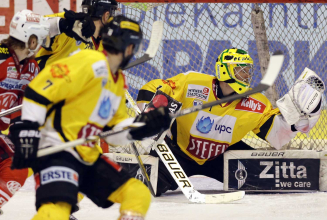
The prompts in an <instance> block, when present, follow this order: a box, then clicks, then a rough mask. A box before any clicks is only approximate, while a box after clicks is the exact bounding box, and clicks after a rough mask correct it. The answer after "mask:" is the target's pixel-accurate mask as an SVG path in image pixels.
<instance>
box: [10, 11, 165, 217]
mask: <svg viewBox="0 0 327 220" xmlns="http://www.w3.org/2000/svg"><path fill="white" fill-rule="evenodd" d="M102 38H103V45H104V51H103V52H98V51H94V50H82V51H80V52H77V53H76V54H74V55H72V56H70V57H68V58H65V59H61V60H58V61H56V62H54V63H53V64H51V65H48V66H46V67H45V68H44V69H43V71H41V73H40V74H39V75H38V76H37V77H36V78H35V79H34V80H33V82H32V83H31V84H30V85H29V86H28V87H27V89H26V93H25V97H24V100H23V108H22V120H23V121H22V122H20V123H17V124H14V125H12V126H11V129H10V133H11V139H12V140H13V141H14V143H15V144H16V153H15V155H14V160H13V167H14V168H16V169H20V168H24V167H32V168H33V171H34V173H35V175H34V177H35V181H36V207H37V210H38V212H37V214H36V215H35V216H34V217H33V220H68V218H69V215H70V213H71V211H73V210H74V208H75V205H76V203H77V193H78V192H79V191H80V192H82V193H83V194H85V195H86V196H88V197H89V198H90V199H91V200H92V201H93V202H94V203H95V204H96V205H98V206H99V207H103V208H107V207H109V206H111V205H112V204H113V203H121V207H120V213H121V214H120V217H119V219H120V220H127V219H136V220H143V219H144V217H145V215H146V212H147V210H148V208H149V205H150V199H151V195H150V192H149V190H148V189H147V188H146V186H145V185H144V184H143V183H142V182H141V181H139V180H137V179H135V178H131V177H130V176H129V174H128V173H127V172H126V171H125V170H124V169H122V167H121V166H119V165H118V164H116V163H115V162H113V161H111V160H109V159H108V158H107V157H105V156H103V155H101V154H100V153H99V152H98V150H96V149H95V148H92V146H93V143H87V144H84V145H81V146H76V147H75V148H74V149H69V150H66V151H63V152H60V153H55V154H52V155H50V156H46V157H41V158H36V154H37V151H38V149H40V148H45V147H51V146H53V145H58V144H61V143H64V142H68V141H73V140H76V139H78V138H81V137H87V136H89V135H95V134H98V133H99V132H101V131H106V130H110V129H116V128H121V127H125V126H128V125H130V124H132V123H133V121H135V122H144V124H145V125H144V126H142V127H139V128H137V129H136V130H135V129H134V130H131V131H129V130H126V131H125V132H123V133H119V134H117V135H114V136H111V137H107V138H106V141H108V142H109V143H111V144H113V145H120V144H127V143H129V142H131V141H134V140H141V139H143V138H146V137H149V136H153V135H155V134H156V133H158V132H160V131H162V130H163V129H167V128H168V127H169V124H170V121H171V120H170V117H169V114H168V109H167V108H161V109H156V110H154V111H151V112H149V113H144V114H142V115H140V116H138V117H136V118H135V119H134V118H128V115H127V109H126V108H127V107H126V104H125V101H126V100H125V89H126V88H127V85H126V81H125V78H124V75H123V73H122V71H121V69H122V68H124V67H125V66H126V65H127V64H128V62H129V60H130V59H131V57H132V56H133V54H135V53H136V51H138V49H139V48H140V43H141V40H142V31H141V28H140V26H139V25H138V23H137V22H135V21H133V20H131V19H128V18H126V17H124V16H117V17H114V18H112V19H111V21H110V22H109V23H108V24H107V25H106V26H105V27H104V29H103V34H102ZM26 135H27V136H28V138H23V137H27V136H26Z"/></svg>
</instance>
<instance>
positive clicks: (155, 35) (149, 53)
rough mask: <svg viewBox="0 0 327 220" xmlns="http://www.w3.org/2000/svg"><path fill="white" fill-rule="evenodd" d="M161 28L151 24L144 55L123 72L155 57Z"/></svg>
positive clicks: (156, 23)
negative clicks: (149, 36)
mask: <svg viewBox="0 0 327 220" xmlns="http://www.w3.org/2000/svg"><path fill="white" fill-rule="evenodd" d="M163 27H164V23H163V22H162V21H155V22H153V25H152V32H151V38H150V42H149V46H148V48H147V50H146V51H145V53H144V55H143V56H142V57H140V58H138V59H136V60H134V61H133V62H130V63H129V64H128V65H127V66H126V67H125V68H124V70H127V69H130V68H132V67H134V66H137V65H140V64H142V63H145V62H147V61H149V60H151V59H152V58H153V57H154V56H155V55H156V53H157V51H158V49H159V46H160V43H161V39H162V33H163ZM21 108H22V105H18V106H16V107H13V108H11V109H8V110H6V111H2V112H0V117H3V116H6V115H9V114H11V113H14V112H17V111H19V110H21Z"/></svg>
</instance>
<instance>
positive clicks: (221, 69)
mask: <svg viewBox="0 0 327 220" xmlns="http://www.w3.org/2000/svg"><path fill="white" fill-rule="evenodd" d="M215 69H216V76H217V78H218V80H219V81H224V82H226V83H228V85H229V86H230V87H231V88H232V89H233V90H234V91H235V92H237V93H244V92H246V91H247V90H249V88H250V84H251V80H252V76H253V60H252V58H251V57H250V55H249V54H248V53H247V52H246V51H245V50H241V49H235V48H233V49H226V50H224V51H223V52H222V53H221V54H220V55H219V56H218V59H217V62H216V66H215Z"/></svg>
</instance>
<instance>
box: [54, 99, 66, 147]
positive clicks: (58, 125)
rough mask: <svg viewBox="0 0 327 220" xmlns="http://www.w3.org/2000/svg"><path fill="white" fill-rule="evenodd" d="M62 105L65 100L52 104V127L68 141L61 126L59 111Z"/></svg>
mask: <svg viewBox="0 0 327 220" xmlns="http://www.w3.org/2000/svg"><path fill="white" fill-rule="evenodd" d="M64 105H65V100H63V101H61V102H58V103H57V104H55V105H53V106H52V108H53V109H54V111H55V115H54V119H53V127H54V129H56V131H57V132H59V134H60V135H61V137H62V138H63V139H64V140H65V142H68V141H69V140H68V139H67V138H66V136H65V134H64V131H63V130H62V126H61V111H62V107H63V106H64Z"/></svg>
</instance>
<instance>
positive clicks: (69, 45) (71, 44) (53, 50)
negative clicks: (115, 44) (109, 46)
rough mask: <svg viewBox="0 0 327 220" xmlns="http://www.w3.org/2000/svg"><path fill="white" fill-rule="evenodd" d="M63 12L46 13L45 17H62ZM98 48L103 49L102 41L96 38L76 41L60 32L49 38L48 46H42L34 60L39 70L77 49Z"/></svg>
mask: <svg viewBox="0 0 327 220" xmlns="http://www.w3.org/2000/svg"><path fill="white" fill-rule="evenodd" d="M64 15H65V13H64V12H62V13H57V14H53V15H46V16H45V17H61V18H64ZM84 49H91V50H98V51H103V46H102V41H99V40H96V39H94V38H93V37H92V43H88V44H87V43H84V42H82V41H77V40H75V39H74V38H71V37H68V36H67V35H66V34H65V33H61V34H59V35H57V36H55V37H53V38H51V44H50V47H49V48H44V47H42V48H41V49H40V50H39V52H38V53H37V55H36V60H37V61H38V63H39V66H40V68H41V70H42V69H43V68H44V67H45V66H46V65H49V64H51V63H53V62H55V61H57V60H59V59H62V58H65V57H68V56H69V55H70V54H72V53H73V52H75V51H77V50H84Z"/></svg>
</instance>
